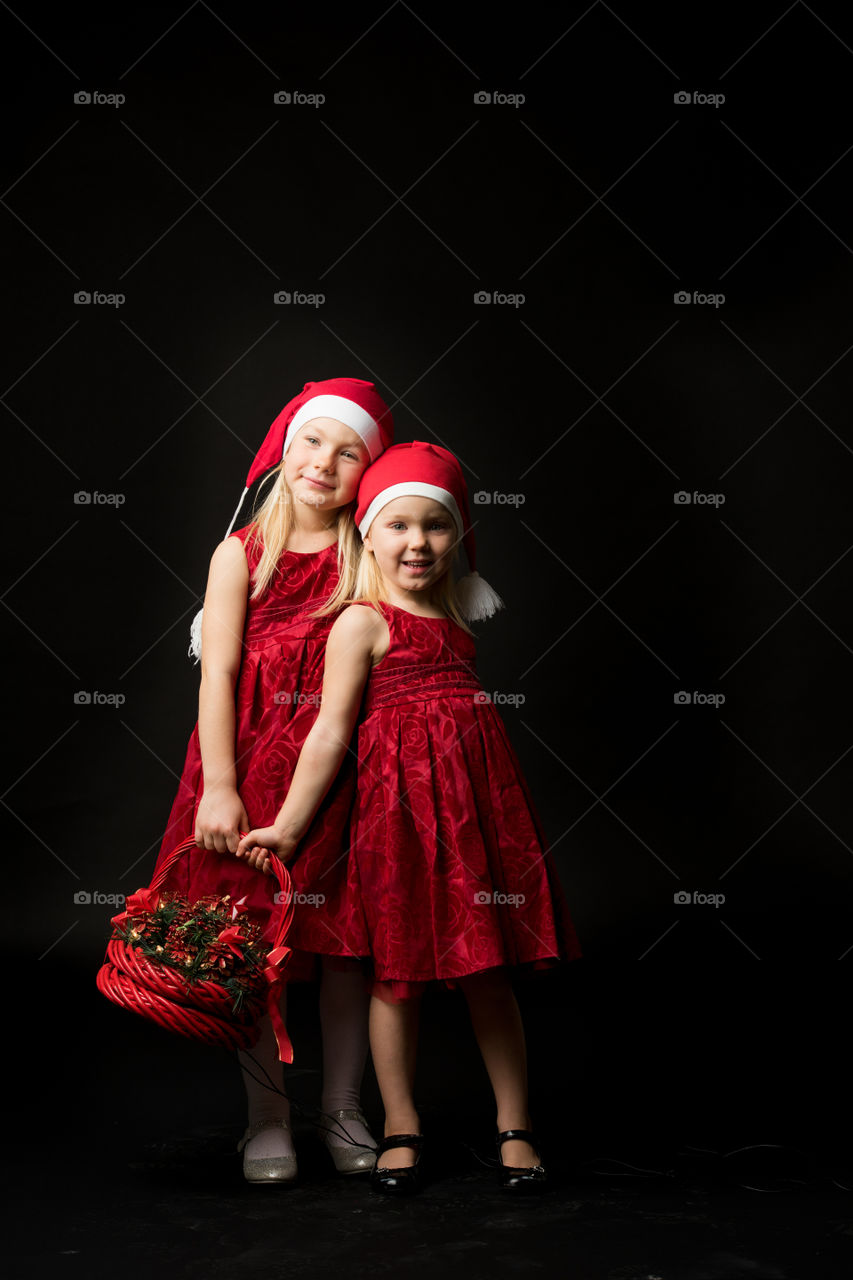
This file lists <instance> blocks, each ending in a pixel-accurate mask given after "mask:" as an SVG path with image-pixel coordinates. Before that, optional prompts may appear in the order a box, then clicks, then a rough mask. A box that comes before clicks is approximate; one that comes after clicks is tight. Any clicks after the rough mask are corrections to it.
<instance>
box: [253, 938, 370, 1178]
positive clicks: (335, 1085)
mask: <svg viewBox="0 0 853 1280" xmlns="http://www.w3.org/2000/svg"><path fill="white" fill-rule="evenodd" d="M337 963H338V964H339V963H340V961H338V962H337ZM286 990H287V989H286V988H285V989H284V993H283V994H282V1001H281V1012H282V1017H284V1016H285V1012H286ZM369 1002H370V999H369V996H368V994H367V991H366V988H365V984H364V977H363V975H362V971H361V966H360V964H359V963H358V961H357V960H354V961H353V962H352V965H351V966H350V967H348V968H347V969H340V968H332V967H331V965H330V964H329V963H327V960H326V957H324V958H323V972H322V979H321V982H320V1001H319V1008H320V1029H321V1032H322V1037H323V1092H322V1097H321V1100H320V1107H321V1110H323V1111H325V1112H327V1113H331V1112H333V1111H338V1110H340V1109H341V1108H351V1107H358V1106H360V1101H359V1094H360V1090H361V1079H362V1076H363V1075H364V1065H365V1062H366V1061H367V1048H368V1027H367V1010H368V1005H369ZM249 1053H251V1055H252V1056H251V1057H249ZM249 1053H244V1052H242V1051H241V1052H239V1053H238V1055H237V1057H238V1060H239V1062H240V1066H241V1067H242V1068H243V1083H244V1084H245V1086H246V1096H247V1099H248V1103H249V1124H250V1125H252V1124H254V1123H256V1122H257V1121H258V1120H269V1119H281V1120H285V1121H287V1123H288V1124H289V1123H290V1101H289V1099H288V1098H287V1096H286V1090H285V1087H284V1071H283V1069H282V1063H281V1061H280V1059H279V1056H278V1045H277V1044H276V1041H275V1035H274V1033H273V1029H272V1023H271V1022H270V1019H269V1017H268V1016H267V1017H265V1018H264V1019H263V1020H262V1022H261V1037H260V1039H259V1041H258V1043H257V1044H256V1045H255V1046H254V1047H253V1048H252V1049H251V1050H249ZM252 1058H254V1059H255V1060H256V1061H255V1062H253V1061H252ZM257 1064H260V1066H262V1067H263V1069H264V1070H260V1068H259V1066H258V1065H257ZM264 1071H266V1072H268V1073H269V1076H270V1079H271V1080H272V1082H273V1084H274V1085H275V1086H276V1088H277V1089H280V1090H281V1092H280V1093H276V1092H274V1091H273V1090H272V1089H271V1088H269V1087H266V1088H265V1087H264V1085H263V1084H260V1083H258V1082H257V1081H260V1080H263V1081H264V1084H266V1085H267V1086H269V1081H268V1080H267V1077H266V1075H265V1074H264ZM248 1072H251V1073H252V1075H251V1076H250V1075H249V1074H248ZM252 1076H256V1077H257V1081H256V1080H255V1079H253V1078H252ZM320 1123H321V1124H323V1125H325V1126H327V1127H328V1128H329V1129H330V1130H332V1133H331V1134H330V1135H329V1142H330V1143H331V1145H332V1146H346V1145H348V1144H347V1142H346V1139H345V1138H343V1137H340V1136H337V1135H336V1134H335V1132H334V1131H335V1130H336V1129H337V1126H336V1125H335V1124H334V1123H333V1122H332V1121H329V1120H326V1119H325V1118H324V1117H323V1116H320ZM344 1123H345V1125H346V1129H347V1132H348V1133H349V1134H350V1136H351V1137H352V1138H353V1139H355V1141H357V1142H363V1143H365V1144H368V1145H372V1144H371V1141H370V1134H369V1133H368V1131H367V1130H366V1129H365V1128H364V1126H363V1125H361V1124H359V1123H358V1121H355V1120H347V1121H345V1122H344ZM323 1136H325V1135H323ZM249 1146H250V1148H251V1151H250V1156H251V1158H252V1159H263V1158H264V1157H268V1156H283V1155H293V1154H294V1149H293V1142H292V1136H291V1133H290V1131H285V1130H284V1129H281V1128H274V1129H265V1130H263V1131H262V1132H261V1133H259V1134H257V1135H256V1137H254V1138H253V1139H252V1140H251V1143H250V1144H249Z"/></svg>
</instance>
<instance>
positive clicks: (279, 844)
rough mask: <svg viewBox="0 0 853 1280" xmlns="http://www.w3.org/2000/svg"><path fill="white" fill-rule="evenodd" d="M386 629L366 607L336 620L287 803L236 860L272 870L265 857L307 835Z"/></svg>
mask: <svg viewBox="0 0 853 1280" xmlns="http://www.w3.org/2000/svg"><path fill="white" fill-rule="evenodd" d="M383 632H384V633H385V634H386V635H387V625H386V624H385V622H384V621H383V620H382V619H381V618H380V617H379V616H378V615H377V614H376V613H375V612H374V610H372V609H368V608H366V607H365V606H363V605H351V606H350V607H349V608H348V609H345V610H344V612H343V613H342V614H341V616H340V617H339V618H338V619H337V621H336V622H335V624H334V626H333V627H332V629H331V631H330V632H329V638H328V641H327V643H326V658H325V669H324V673H323V693H322V701H321V706H320V711H319V713H318V715H317V719H316V720H315V721H314V724H313V726H312V728H311V730H310V732H309V734H308V737H307V738H306V739H305V743H304V745H303V747H302V750H301V752H300V754H299V760H298V762H297V765H296V769H295V770H294V774H293V780H292V781H291V784H290V788H289V789H288V792H287V796H286V798H285V801H284V804H283V805H282V807H281V809H280V810H279V812H278V815H277V816H276V819H275V822H274V823H273V825H272V826H271V827H262V828H259V829H258V830H256V831H250V832H249V834H248V835H247V836H245V837H244V839H242V840H241V841H240V844H239V847H238V849H237V857H238V858H243V857H245V858H246V861H247V862H249V863H250V864H251V865H252V866H255V867H259V868H263V870H264V871H266V872H269V862H268V857H267V853H268V851H269V850H272V851H273V852H276V853H278V854H279V856H280V857H282V858H284V859H287V858H289V857H292V856H293V853H294V852H295V850H296V846H297V845H298V843H299V841H300V840H301V839H302V837H303V836H304V835H305V832H306V831H307V830H308V827H309V826H310V824H311V820H312V819H313V817H314V815H315V813H316V812H317V810H318V809H319V807H320V803H321V801H322V800H323V797H324V796H325V794H326V792H327V791H328V789H329V787H330V786H331V785H332V782H333V780H334V778H335V775H336V774H337V772H338V769H339V768H340V766H341V763H342V761H343V758H344V756H345V754H346V752H347V748H348V747H349V743H350V739H351V737H352V732H353V729H354V727H355V722H356V718H357V716H358V710H359V707H360V705H361V697H362V693H363V692H364V686H365V683H366V681H367V677H368V675H369V674H370V668H371V665H372V662H373V660H374V658H375V657H376V656H377V653H380V652H381V649H380V648H379V647H378V646H380V645H381V643H382V638H383Z"/></svg>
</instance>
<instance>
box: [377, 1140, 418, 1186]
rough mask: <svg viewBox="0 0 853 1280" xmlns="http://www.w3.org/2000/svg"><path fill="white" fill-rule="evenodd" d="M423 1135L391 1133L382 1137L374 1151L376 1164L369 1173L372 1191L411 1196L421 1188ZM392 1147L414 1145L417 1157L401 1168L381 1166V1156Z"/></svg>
mask: <svg viewBox="0 0 853 1280" xmlns="http://www.w3.org/2000/svg"><path fill="white" fill-rule="evenodd" d="M423 1141H424V1137H423V1134H422V1133H392V1134H391V1136H390V1137H388V1138H383V1139H382V1141H381V1142H380V1144H379V1146H378V1148H377V1151H376V1164H375V1165H374V1167H373V1169H372V1170H371V1173H370V1187H371V1190H372V1191H383V1192H385V1193H386V1194H387V1195H392V1196H411V1195H414V1193H415V1192H416V1191H420V1189H421V1148H422V1146H423ZM393 1147H414V1148H415V1150H416V1151H417V1153H418V1154H417V1158H416V1160H415V1163H414V1164H407V1165H404V1166H403V1168H402V1169H388V1168H384V1169H383V1168H382V1157H383V1156H384V1154H385V1152H386V1151H390V1150H391V1149H392V1148H393Z"/></svg>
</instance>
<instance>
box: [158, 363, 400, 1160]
mask: <svg viewBox="0 0 853 1280" xmlns="http://www.w3.org/2000/svg"><path fill="white" fill-rule="evenodd" d="M392 438H393V422H392V417H391V414H390V412H389V410H388V408H387V406H386V405H385V403H384V401H383V400H382V398H381V397H380V396H379V395H378V393H377V392H376V390H375V388H374V386H373V384H372V383H370V382H363V381H361V380H360V379H357V378H332V379H327V380H325V381H322V382H309V383H307V384H306V385H305V387H304V388H303V390H302V392H301V393H300V394H299V395H298V396H296V397H294V399H293V400H291V401H290V402H289V403H288V404H287V405H286V406H285V407H284V409H283V410H282V411H281V413H280V414H279V415H278V417H277V418H276V419H275V421H274V422H273V424H272V426H271V428H270V430H269V433H268V435H267V438H266V440H265V441H264V444H263V445H262V447H261V449H260V451H259V452H258V454H257V457H256V458H255V460H254V462H253V464H252V467H251V469H250V471H249V475H248V478H247V481H246V489H245V490H244V493H243V496H242V497H241V499H240V504H239V505H238V508H237V512H239V510H240V506H242V502H243V499H244V498H245V496H246V493H247V492H248V490H249V488H250V486H251V485H252V484H253V483H254V481H255V480H257V479H258V478H259V477H260V476H262V475H264V473H265V472H267V471H269V470H270V468H274V470H273V471H272V472H271V474H270V477H269V479H270V480H271V481H272V484H271V487H270V489H269V491H268V493H267V495H266V497H265V498H264V500H263V503H262V504H261V505H260V507H259V509H257V511H256V513H255V515H254V518H253V520H252V522H251V523H250V524H249V525H247V526H246V527H245V528H242V529H239V530H238V531H237V532H236V533H234V534H230V528H229V534H226V537H225V540H224V541H223V542H222V543H221V544H220V545H219V546H218V547H217V548H216V550H215V552H214V553H213V557H212V559H211V562H210V576H209V579H208V585H207V592H206V594H205V600H204V609H203V611H202V614H200V615H199V616H198V617H197V618H196V619H195V621H194V623H193V628H192V639H193V643H192V646H191V651H192V652H194V653H195V654H196V656H197V657H198V656H200V658H201V689H200V693H199V716H198V723H197V724H196V726H195V728H194V730H193V733H192V736H191V738H190V741H189V747H188V749H187V755H186V761H185V764H184V769H183V774H182V777H181V781H180V786H179V788H178V792H177V795H176V797H175V800H174V804H173V806H172V812H171V816H170V819H169V823H168V827H167V830H166V833H165V836H164V838H163V843H162V847H161V850H160V857H159V859H158V867H159V863H160V861H162V859H163V858H165V857H166V855H167V854H168V853H170V852H171V850H172V849H174V848H175V846H176V845H177V844H179V843H180V842H181V841H182V840H184V839H186V838H187V837H188V836H190V835H193V834H194V835H195V841H196V845H197V846H198V848H199V849H204V850H208V851H209V852H208V853H207V854H205V855H199V856H198V857H192V856H189V857H186V858H184V859H182V860H181V861H180V862H179V863H178V864H177V869H176V872H175V874H174V876H173V886H174V887H175V888H176V889H177V890H178V891H179V892H182V893H185V894H186V895H187V896H188V897H189V898H190V900H191V901H193V900H195V899H196V898H198V897H201V896H203V895H205V894H208V893H217V894H219V893H226V892H230V893H231V894H232V896H233V897H234V899H235V900H236V899H239V898H241V897H244V896H245V897H247V905H248V907H249V908H250V909H252V910H253V911H254V912H255V913H256V914H257V915H258V916H259V917H260V918H261V920H262V921H263V922H264V923H265V927H267V928H270V929H271V927H272V925H273V924H274V916H275V913H276V912H277V909H278V908H277V907H276V904H275V901H274V895H273V889H277V888H278V886H277V884H275V885H274V884H272V883H271V882H270V881H269V880H265V879H264V878H263V877H262V876H258V875H257V874H256V873H254V872H250V871H249V870H248V869H247V868H246V867H245V866H244V865H243V864H241V863H239V862H236V861H235V860H234V858H233V857H229V856H225V857H218V856H217V854H219V855H229V854H232V855H233V853H234V852H235V850H236V848H237V843H238V841H239V839H240V834H241V832H245V831H247V830H248V829H249V828H250V826H251V825H252V823H253V822H254V823H260V822H264V821H268V819H269V818H270V817H271V816H272V815H273V814H274V813H276V811H277V810H278V809H279V807H280V806H281V804H282V801H283V799H284V797H285V795H286V793H287V790H288V787H289V785H290V782H291V779H292V776H293V772H294V769H295V767H296V763H297V759H298V756H299V751H300V748H301V747H302V744H303V742H304V740H305V737H306V736H307V734H308V731H309V729H310V727H311V725H312V724H313V722H314V719H315V716H316V712H317V706H318V705H319V701H320V689H321V682H322V670H323V649H324V646H325V642H326V637H327V635H328V632H329V628H330V626H331V623H332V620H333V619H332V616H331V614H330V613H329V612H327V613H326V614H325V615H322V616H319V617H318V616H316V611H317V609H318V608H320V607H321V606H323V605H324V604H325V603H326V602H327V601H328V600H329V598H330V596H331V595H332V593H333V592H334V591H335V588H336V587H337V586H338V585H339V584H340V585H341V586H342V587H343V588H344V589H345V590H346V591H351V590H352V587H353V584H354V581H355V577H354V574H355V568H356V566H357V563H358V558H359V552H360V540H359V538H358V534H357V531H356V528H355V524H354V521H353V511H354V502H355V498H356V495H357V491H358V483H359V480H360V478H361V475H362V473H363V472H364V470H365V468H366V467H367V466H368V464H369V463H370V462H372V461H374V460H375V459H376V458H378V457H379V455H380V454H381V453H382V451H383V450H384V448H385V447H386V445H388V444H390V442H391V440H392ZM237 512H235V516H234V519H232V521H231V526H233V525H234V523H235V521H236V518H237ZM229 535H230V536H229ZM353 792H354V771H353V770H350V771H349V772H347V770H343V771H342V772H341V775H340V776H339V778H338V779H337V780H336V782H335V785H334V787H333V788H332V790H331V792H330V794H329V796H328V797H327V798H326V802H325V804H324V805H323V806H322V807H321V809H320V811H319V812H318V813H317V815H316V818H315V819H314V821H313V823H312V824H311V825H310V829H308V830H307V833H306V836H305V847H304V849H303V853H302V857H300V859H299V860H298V863H297V864H295V865H294V867H293V873H292V884H293V892H294V894H295V895H296V896H295V914H294V921H293V925H292V929H291V932H290V934H289V935H288V945H290V946H292V947H293V948H294V949H297V951H296V954H295V955H294V957H293V963H292V964H291V966H290V968H289V970H288V973H287V978H288V980H292V979H294V978H297V979H298V978H300V977H302V978H307V977H309V976H312V975H313V973H314V971H315V969H316V967H317V965H316V961H315V957H316V956H317V955H319V956H321V957H322V961H321V985H320V997H319V1002H320V1004H319V1012H320V1023H321V1029H322V1037H323V1094H322V1099H321V1108H322V1111H323V1112H325V1113H326V1119H325V1125H326V1128H327V1129H328V1130H330V1132H326V1134H325V1137H324V1141H325V1142H326V1145H327V1146H328V1148H329V1150H330V1153H331V1155H332V1158H333V1160H334V1162H335V1166H336V1168H337V1169H338V1170H339V1172H342V1173H358V1172H363V1171H369V1170H370V1169H371V1168H372V1166H373V1163H374V1154H373V1151H374V1148H375V1142H374V1140H373V1138H372V1136H371V1134H370V1131H369V1129H368V1127H367V1122H366V1120H365V1118H364V1115H363V1114H362V1112H361V1107H360V1103H359V1090H360V1085H361V1078H362V1075H363V1071H364V1064H365V1060H366V1056H367V1001H368V996H367V993H366V991H365V989H364V980H363V972H362V965H361V963H360V962H359V960H358V958H357V957H359V956H363V955H364V954H366V952H367V950H368V947H367V940H366V936H365V931H364V928H363V924H362V922H361V919H360V916H359V914H358V913H357V912H355V911H354V910H353V903H352V898H351V886H350V885H349V884H348V882H347V877H346V865H347V859H346V850H347V822H348V817H349V811H350V807H351V803H352V798H353ZM300 962H301V963H300ZM239 1058H240V1063H241V1066H242V1068H243V1079H244V1083H245V1085H246V1091H247V1095H248V1104H249V1117H248V1126H247V1129H246V1132H245V1134H244V1135H243V1138H242V1140H241V1142H240V1146H239V1148H238V1149H240V1150H242V1151H243V1171H244V1174H245V1177H246V1179H247V1180H248V1181H250V1182H291V1181H293V1180H294V1179H295V1177H296V1172H297V1170H296V1159H295V1152H294V1149H293V1143H292V1139H291V1134H290V1131H289V1118H290V1111H289V1103H288V1100H287V1098H286V1096H285V1091H284V1081H283V1073H282V1067H281V1062H280V1061H279V1054H278V1046H277V1043H276V1038H275V1035H274V1032H273V1028H272V1025H271V1023H270V1020H269V1018H265V1019H264V1022H263V1031H262V1036H261V1040H260V1042H259V1044H258V1045H257V1046H256V1047H255V1048H254V1049H253V1050H252V1054H251V1057H250V1056H249V1055H247V1054H242V1053H241V1054H240V1055H239ZM263 1073H266V1074H267V1076H268V1079H269V1080H271V1082H272V1087H269V1086H267V1087H265V1084H266V1082H265V1081H264V1079H263ZM276 1090H280V1092H276ZM318 1136H322V1132H321V1131H319V1130H318Z"/></svg>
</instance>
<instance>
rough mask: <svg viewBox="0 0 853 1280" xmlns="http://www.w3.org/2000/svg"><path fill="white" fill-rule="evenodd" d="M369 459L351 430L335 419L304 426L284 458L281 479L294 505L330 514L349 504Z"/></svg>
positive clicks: (322, 420) (312, 422) (321, 420)
mask: <svg viewBox="0 0 853 1280" xmlns="http://www.w3.org/2000/svg"><path fill="white" fill-rule="evenodd" d="M369 461H370V456H369V454H368V452H367V445H366V444H365V443H364V441H363V440H362V438H361V436H360V435H358V433H357V432H355V431H353V430H352V428H351V427H345V426H344V424H343V423H342V422H338V421H337V419H336V418H312V419H311V421H310V422H306V423H304V424H303V425H302V426H301V427H300V428H299V430H298V431H297V433H296V435H295V436H294V437H293V440H292V441H291V443H290V445H289V447H288V450H287V453H286V454H285V455H284V478H285V480H286V481H287V485H288V488H289V489H290V492H291V493H292V494H293V497H294V499H295V500H296V501H297V502H303V503H305V505H306V506H311V507H323V508H325V509H326V510H329V511H333V510H335V509H336V508H337V507H344V506H346V504H347V503H348V502H352V501H353V499H354V498H355V496H356V494H357V492H358V482H359V480H360V479H361V473H362V472H363V471H364V469H365V467H366V466H367V464H368V462H369Z"/></svg>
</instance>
